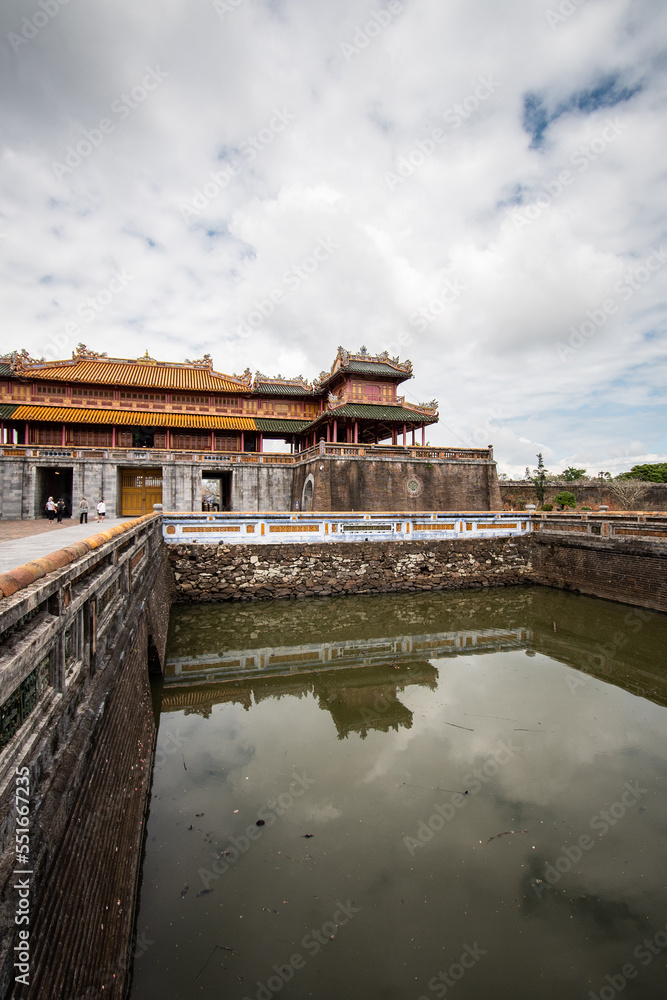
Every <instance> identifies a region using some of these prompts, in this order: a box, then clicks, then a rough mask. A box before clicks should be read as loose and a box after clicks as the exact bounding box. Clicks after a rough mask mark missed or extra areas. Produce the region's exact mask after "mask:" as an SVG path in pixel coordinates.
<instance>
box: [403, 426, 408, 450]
mask: <svg viewBox="0 0 667 1000" xmlns="http://www.w3.org/2000/svg"><path fill="white" fill-rule="evenodd" d="M407 443H408V429H407V427H406V426H405V424H403V447H404V448H405V446H406V444H407Z"/></svg>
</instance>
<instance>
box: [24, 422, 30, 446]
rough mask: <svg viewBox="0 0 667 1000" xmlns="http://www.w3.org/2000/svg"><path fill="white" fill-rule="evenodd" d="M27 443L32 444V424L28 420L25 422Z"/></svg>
mask: <svg viewBox="0 0 667 1000" xmlns="http://www.w3.org/2000/svg"><path fill="white" fill-rule="evenodd" d="M25 443H26V445H29V444H30V424H29V423H28V421H27V420H26V422H25Z"/></svg>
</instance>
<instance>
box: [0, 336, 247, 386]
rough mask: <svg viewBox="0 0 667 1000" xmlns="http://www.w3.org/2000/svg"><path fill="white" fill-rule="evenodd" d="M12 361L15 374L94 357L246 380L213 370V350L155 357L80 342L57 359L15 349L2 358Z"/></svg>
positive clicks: (71, 365) (99, 360) (242, 382)
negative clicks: (117, 353)
mask: <svg viewBox="0 0 667 1000" xmlns="http://www.w3.org/2000/svg"><path fill="white" fill-rule="evenodd" d="M3 360H6V361H9V362H10V363H11V366H12V370H13V372H14V373H15V374H16V375H27V374H37V373H39V372H40V371H45V370H48V369H51V368H76V367H77V365H78V364H80V363H81V362H89V361H94V362H95V363H96V364H109V365H123V366H128V367H135V366H136V367H143V366H146V367H152V368H176V369H186V370H189V371H205V372H208V373H209V374H210V375H212V376H213V377H218V378H221V379H224V380H225V381H227V382H234V381H236V382H238V383H239V387H245V386H246V384H247V383H246V381H245V378H244V377H243V376H239V375H227V374H225V373H224V372H218V371H214V370H213V359H212V358H211V355H210V354H205V355H204V357H203V358H199V359H197V360H195V361H191V360H190V359H189V358H186V359H185V361H156V359H155V358H152V357H150V355H149V353H148V351H146V353H145V354H143V355H141V357H139V358H110V357H109V356H108V355H107V354H97V353H96V352H95V351H90V350H88V348H87V347H86V345H85V344H79V345H78V346H77V349H76V351H72V357H71V358H63V359H62V360H58V361H47V360H45V359H44V358H39V359H38V358H31V357H30V355H29V354H28V352H27V351H25V350H23V351H14V352H12V353H11V354H8V355H7V356H6V358H0V361H3ZM248 381H249V380H248Z"/></svg>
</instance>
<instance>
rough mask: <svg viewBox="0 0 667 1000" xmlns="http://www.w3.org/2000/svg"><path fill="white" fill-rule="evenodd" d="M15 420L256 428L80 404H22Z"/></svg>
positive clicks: (248, 421)
mask: <svg viewBox="0 0 667 1000" xmlns="http://www.w3.org/2000/svg"><path fill="white" fill-rule="evenodd" d="M12 420H48V421H50V422H53V423H58V424H115V425H116V426H117V427H119V426H122V425H126V424H131V425H134V426H139V427H186V428H189V429H192V430H196V429H203V430H226V431H255V430H257V425H256V424H255V421H254V420H253V418H252V417H222V416H217V415H214V414H208V413H170V412H153V411H150V410H98V409H92V408H91V409H86V408H85V407H78V406H76V407H75V406H18V407H17V408H16V410H15V411H14V413H13V414H12Z"/></svg>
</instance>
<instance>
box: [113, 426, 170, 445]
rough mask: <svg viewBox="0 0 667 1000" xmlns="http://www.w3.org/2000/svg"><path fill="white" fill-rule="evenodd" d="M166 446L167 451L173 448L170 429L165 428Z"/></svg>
mask: <svg viewBox="0 0 667 1000" xmlns="http://www.w3.org/2000/svg"><path fill="white" fill-rule="evenodd" d="M114 430H115V428H114ZM164 446H165V448H167V449H169V448H171V433H170V431H169V428H168V427H165V429H164Z"/></svg>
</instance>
